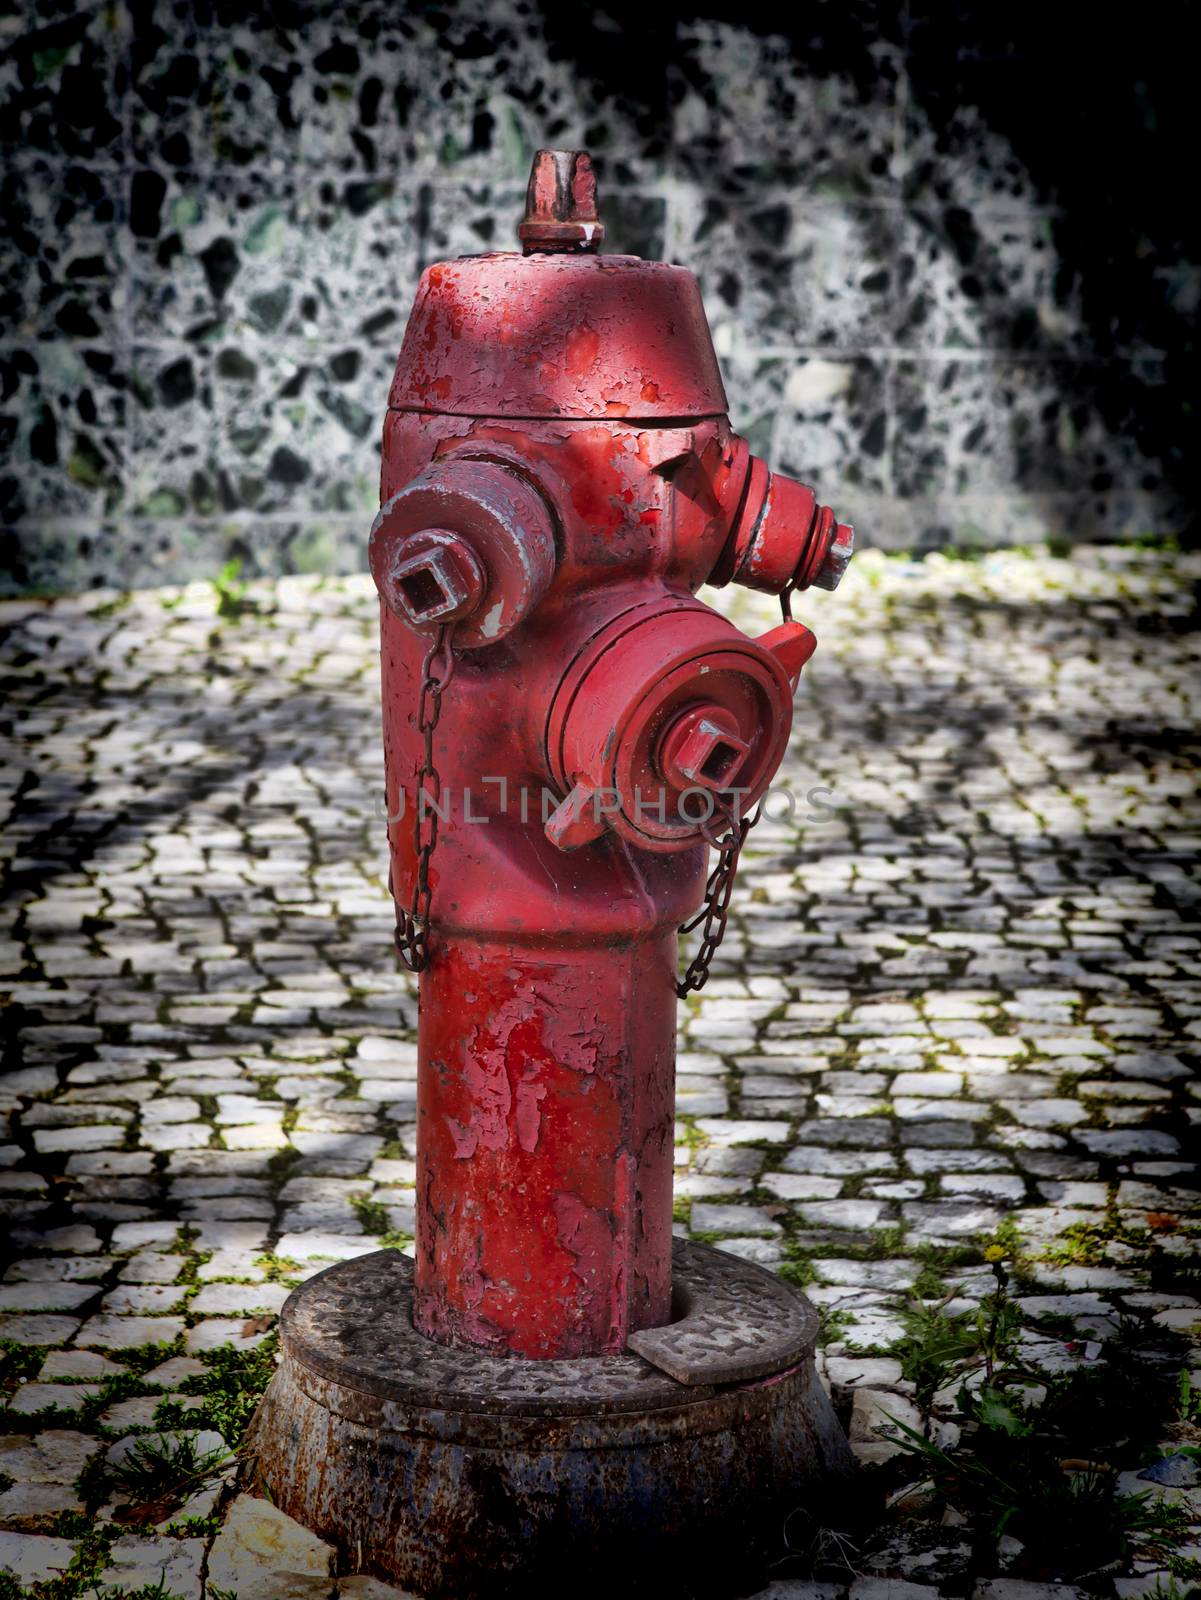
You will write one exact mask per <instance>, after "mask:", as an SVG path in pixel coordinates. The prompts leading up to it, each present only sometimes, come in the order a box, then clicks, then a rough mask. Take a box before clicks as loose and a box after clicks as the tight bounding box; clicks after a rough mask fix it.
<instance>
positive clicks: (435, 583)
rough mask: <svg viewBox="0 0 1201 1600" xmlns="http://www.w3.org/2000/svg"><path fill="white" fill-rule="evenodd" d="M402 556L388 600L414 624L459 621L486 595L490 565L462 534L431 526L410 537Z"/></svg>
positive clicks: (392, 577)
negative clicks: (484, 565) (482, 561)
mask: <svg viewBox="0 0 1201 1600" xmlns="http://www.w3.org/2000/svg"><path fill="white" fill-rule="evenodd" d="M397 555H398V560H397V562H396V564H395V566H394V567H393V568H392V571H391V572H390V573H389V574H388V575H387V581H386V584H385V594H384V598H385V599H386V601H387V603H388V605H389V606H390V607H391V608H392V610H393V611H395V612H396V614H397V615H398V616H401V617H403V618H404V619H405V621H406V622H408V623H409V624H410V626H412V627H414V628H423V627H424V628H428V627H431V626H433V625H434V624H436V623H443V622H457V621H458V620H459V619H460V618H461V617H466V616H469V615H470V614H471V613H472V612H473V611H474V610H475V609H476V607H477V606H478V605H479V603H480V601H481V600H482V599H483V597H484V590H485V587H486V580H485V577H484V569H483V568H482V567H481V565H480V562H479V558H478V557H477V556H476V554H475V552H474V551H473V550H472V549H471V547H470V545H469V544H467V542H466V541H465V540H464V539H461V538H460V537H459V536H458V534H455V533H450V532H449V531H448V530H446V529H444V528H428V529H426V530H425V531H424V532H422V533H417V534H414V535H413V537H412V538H411V539H408V540H406V541H405V542H404V543H403V544H402V545H401V546H400V547H399V549H398V551H397Z"/></svg>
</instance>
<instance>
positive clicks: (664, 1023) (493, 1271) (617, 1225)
mask: <svg viewBox="0 0 1201 1600" xmlns="http://www.w3.org/2000/svg"><path fill="white" fill-rule="evenodd" d="M675 965H676V938H675V930H674V928H672V929H669V930H666V931H663V932H661V933H659V934H658V935H657V936H652V937H650V938H648V939H643V940H641V941H639V942H638V943H630V944H626V945H624V946H617V947H611V948H599V947H597V946H595V945H592V946H584V947H582V948H579V949H574V950H548V949H541V950H539V949H524V950H518V949H515V948H514V947H513V945H512V944H511V943H510V942H509V941H507V940H505V939H503V938H498V939H493V940H483V939H479V940H460V941H456V942H454V943H453V944H447V945H446V946H440V947H439V949H438V951H437V952H436V953H435V955H434V958H433V960H432V961H431V963H430V966H429V968H428V969H427V971H426V972H424V973H423V974H422V978H421V985H422V990H421V1001H422V1004H421V1020H420V1050H421V1059H422V1061H423V1062H424V1063H428V1064H429V1066H428V1068H427V1070H425V1071H423V1072H422V1074H421V1078H420V1082H419V1085H418V1119H419V1123H418V1125H419V1158H418V1173H417V1194H418V1196H419V1198H420V1202H421V1203H420V1207H419V1211H418V1220H417V1256H416V1293H415V1297H414V1321H415V1323H416V1326H417V1327H418V1328H419V1329H420V1331H421V1332H422V1333H425V1334H427V1335H428V1336H429V1337H430V1338H433V1339H438V1340H441V1341H442V1342H444V1343H447V1344H460V1343H468V1344H475V1345H478V1346H480V1347H482V1348H484V1349H490V1350H497V1351H507V1352H509V1353H510V1354H514V1355H520V1356H534V1357H552V1358H554V1357H557V1358H564V1357H570V1356H578V1355H594V1354H600V1353H605V1354H616V1353H617V1352H619V1351H621V1350H624V1349H625V1346H626V1340H627V1339H628V1337H629V1335H630V1334H631V1333H634V1332H636V1331H637V1330H638V1329H640V1328H655V1327H659V1326H661V1325H662V1324H663V1323H665V1322H668V1321H670V1316H671V1232H670V1215H671V1191H672V1151H673V1147H674V1140H673V1127H674V1097H675V1074H674V1055H675V1028H676V1005H675V986H674V978H675ZM648 1222H649V1223H650V1224H651V1225H649V1226H648V1225H647V1224H648ZM664 1222H666V1223H667V1225H666V1226H664V1225H663V1223H664Z"/></svg>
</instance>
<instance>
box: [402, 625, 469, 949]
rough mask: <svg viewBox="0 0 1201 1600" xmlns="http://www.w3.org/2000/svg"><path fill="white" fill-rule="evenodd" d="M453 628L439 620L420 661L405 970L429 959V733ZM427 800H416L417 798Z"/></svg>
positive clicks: (433, 822) (433, 829)
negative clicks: (420, 749)
mask: <svg viewBox="0 0 1201 1600" xmlns="http://www.w3.org/2000/svg"><path fill="white" fill-rule="evenodd" d="M453 634H454V626H453V624H451V623H444V624H443V625H442V627H440V628H439V629H438V631H437V632H436V633H435V635H434V637H433V639H432V641H431V643H430V647H429V649H428V650H427V651H426V652H425V658H424V660H423V661H422V663H421V692H420V697H419V699H418V701H417V731H418V732H419V733H420V734H421V735H422V736H423V737H424V739H425V754H424V757H423V760H422V763H421V766H420V767H419V768H418V770H417V775H416V781H415V783H414V786H413V847H414V850H415V851H416V855H417V876H416V879H415V881H414V884H413V898H412V900H411V902H410V904H409V909H408V910H407V911H401V912H400V920H399V922H398V923H397V924H396V934H395V940H396V949H397V952H398V954H399V956H400V959H401V960H402V961H403V962H404V964H405V966H406V967H408V969H409V971H410V972H422V971H424V970H425V967H426V964H427V963H428V961H429V924H430V893H431V891H430V859H431V857H432V856H433V854H434V848H435V846H436V845H437V843H438V802H439V800H440V799H441V797H442V780H441V778H439V776H438V769H437V767H436V766H435V765H434V732H435V730H436V728H437V726H438V719H439V718H440V717H441V715H442V696H443V694H444V693H445V692H446V690H447V688H448V687H449V685H450V680H451V679H452V678H453V677H454V675H455V654H454V650H453V648H452V636H453ZM423 796H428V803H427V804H425V805H423V804H422V797H423Z"/></svg>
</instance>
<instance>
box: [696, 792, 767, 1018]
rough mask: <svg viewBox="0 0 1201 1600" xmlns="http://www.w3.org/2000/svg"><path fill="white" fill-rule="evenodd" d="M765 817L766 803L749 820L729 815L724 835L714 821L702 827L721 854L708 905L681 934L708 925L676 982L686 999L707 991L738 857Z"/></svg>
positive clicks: (707, 893)
mask: <svg viewBox="0 0 1201 1600" xmlns="http://www.w3.org/2000/svg"><path fill="white" fill-rule="evenodd" d="M762 814H763V806H762V804H760V805H758V806H757V807H756V808H755V810H754V812H753V813H752V814H751V815H750V816H749V817H741V818H739V819H735V817H734V814H733V812H728V813H727V814H726V815H725V817H724V818H723V819H722V820H723V821H724V823H725V825H726V832H725V834H724V835H723V834H722V833H721V832H720V831H719V828H718V826H716V819H710V820H709V821H707V822H706V823H705V824H704V825H703V826H702V828H701V832H702V833H703V834H704V836H705V840H706V842H707V843H708V844H711V845H712V846H713V848H714V849H715V850H716V851H717V860H716V861H715V862H714V864H713V870H712V871H711V872H710V874H709V881H708V882H707V883H706V884H705V903H704V905H703V906H702V907H701V909H700V910H699V911H698V912H697V914H696V916H695V917H693V919H692V921H691V922H683V923H681V924H680V928H679V932H680V933H691V932H692V930H693V928H698V927H700V925H701V923H704V925H705V927H704V932H703V933H702V934H701V942H700V945H699V946H698V947H697V951H696V954H695V955H694V956H693V958H692V960H691V961H690V962H689V963H688V970H687V972H685V974H684V976H683V978H681V979H679V980H678V981H677V983H676V993H677V994H678V995H679V997H680V999H681V1000H683V999H684V998H685V997H686V996H687V995H689V994H691V993H692V992H693V990H695V989H703V988H704V987H705V984H706V983H707V982H708V980H709V964H710V962H711V961H712V960H713V957H714V956H715V955H716V954H717V947H718V945H720V944H721V941H722V940H723V939H724V938H725V936H726V923H727V922H728V921H729V917H730V896H731V894H733V892H734V876H735V874H736V873H737V871H738V858H739V856H740V855H741V854H742V847H743V845H744V844H745V843H746V836H747V834H748V833H750V831H751V829H752V828H753V827H754V826H755V824H756V823H757V822H758V820H759V818H760V816H761V815H762Z"/></svg>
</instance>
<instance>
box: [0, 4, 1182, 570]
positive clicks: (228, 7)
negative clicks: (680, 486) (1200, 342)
mask: <svg viewBox="0 0 1201 1600" xmlns="http://www.w3.org/2000/svg"><path fill="white" fill-rule="evenodd" d="M1180 9H1181V12H1182V11H1183V8H1182V7H1181V8H1180ZM1176 13H1177V8H1176V7H1175V6H1174V5H1173V4H1171V3H1170V0H1163V3H1160V4H1158V5H1157V7H1156V8H1155V10H1154V12H1153V15H1152V24H1151V25H1147V24H1145V23H1144V24H1141V25H1140V27H1139V28H1137V29H1132V30H1128V31H1127V32H1126V33H1125V34H1124V35H1123V37H1122V38H1121V39H1120V40H1115V41H1113V42H1112V43H1111V42H1110V41H1109V40H1108V39H1107V38H1106V37H1105V36H1104V34H1103V30H1102V29H1101V27H1100V26H1099V25H1098V26H1096V27H1093V26H1092V25H1089V37H1087V38H1085V39H1084V40H1080V39H1077V38H1075V37H1074V35H1073V32H1072V30H1073V28H1074V27H1077V26H1079V20H1078V19H1079V18H1080V17H1081V14H1080V13H1078V12H1077V11H1076V8H1068V7H1064V8H1062V11H1061V12H1060V13H1058V14H1057V13H1056V12H1055V11H1054V8H1046V7H1042V8H1038V7H1036V6H1034V5H1032V4H1026V3H1025V0H1023V3H1019V4H1017V5H1015V6H1007V7H1003V8H1002V7H972V6H971V5H969V4H966V3H964V4H962V5H957V4H954V3H945V4H941V5H938V6H932V8H931V10H930V13H929V15H928V16H927V15H925V14H924V13H923V11H922V8H921V7H920V6H916V5H915V6H911V7H908V8H901V7H900V6H889V5H888V4H886V3H883V0H882V3H880V4H872V3H870V0H865V3H855V0H845V3H841V4H835V3H832V0H831V3H825V4H813V3H810V4H807V5H803V6H801V7H798V8H792V9H790V10H789V11H788V12H787V13H785V12H783V11H781V10H780V9H779V8H776V7H767V6H759V5H757V4H754V3H748V4H739V5H734V4H732V3H726V0H717V3H715V4H713V5H711V6H709V7H706V8H704V15H703V17H701V18H699V19H687V18H673V17H672V16H670V15H669V13H668V11H667V9H666V8H663V7H656V6H649V7H648V6H646V5H642V6H635V5H633V4H630V3H628V0H616V3H614V4H611V5H609V6H608V7H607V8H606V9H605V10H604V11H591V10H589V9H588V8H582V7H579V8H577V7H568V6H556V5H552V4H550V3H549V0H548V3H547V4H546V6H545V8H543V7H541V6H539V5H538V4H537V3H536V0H492V3H484V0H475V3H467V4H460V5H453V4H451V5H447V6H446V7H445V8H435V7H433V6H429V5H408V6H405V5H404V4H402V3H397V0H343V3H334V0H313V3H309V4H303V5H288V6H284V5H275V6H266V5H262V4H259V5H257V6H256V5H254V4H247V3H242V4H229V3H226V0H194V3H191V4H189V3H187V0H174V3H172V0H110V3H108V4H104V5H89V4H79V5H77V6H74V7H73V6H71V5H69V4H68V3H66V0H59V3H56V0H26V4H25V7H24V10H23V12H22V13H21V14H19V15H17V16H10V17H7V18H6V19H4V20H3V21H2V22H0V28H2V29H3V30H4V40H3V42H4V46H5V58H4V62H3V65H2V66H0V143H2V144H3V148H4V158H5V159H4V177H3V192H4V214H5V217H6V219H7V222H8V227H7V230H6V234H5V239H4V245H3V276H2V280H0V312H2V314H0V322H2V324H3V333H2V338H3V346H2V349H0V427H2V428H3V435H4V438H5V443H6V445H7V446H8V450H7V461H6V463H5V464H4V466H3V468H2V469H0V503H2V506H3V512H4V517H5V526H6V535H5V542H4V546H3V548H4V556H3V558H2V559H0V568H2V569H3V570H2V571H0V582H2V583H3V584H4V585H5V587H6V588H10V589H11V588H18V589H19V588H30V587H32V588H64V587H68V588H69V587H81V586H86V585H91V584H95V583H102V584H123V585H124V584H147V583H155V582H166V581H172V580H176V579H180V578H185V577H197V576H201V577H203V576H211V575H214V574H216V573H217V572H218V571H219V570H220V568H221V567H222V565H223V563H224V562H226V561H227V560H228V559H229V558H230V557H231V556H238V557H239V558H240V559H241V561H242V563H243V568H244V570H246V571H248V572H264V573H271V572H289V571H322V570H330V571H339V572H346V571H354V570H358V569H361V568H362V566H363V564H364V545H365V533H366V529H367V526H368V524H369V521H370V517H371V514H372V510H373V506H374V502H375V497H376V492H377V452H378V433H379V424H380V420H381V413H382V408H383V405H384V402H385V396H386V393H387V386H388V380H389V376H390V372H391V368H392V365H393V362H394V360H395V354H396V349H397V346H398V343H399V337H400V333H401V329H402V327H403V324H404V319H405V316H406V314H407V310H408V306H409V302H410V299H411V295H412V292H413V289H414V286H415V283H416V280H417V275H418V273H419V271H420V269H421V267H422V266H423V265H424V264H426V263H427V262H429V261H431V260H435V259H438V258H439V257H441V256H444V255H447V254H457V253H462V252H471V251H478V250H483V249H489V248H509V247H510V246H511V243H512V240H513V231H512V230H513V226H514V223H515V220H516V216H517V214H518V212H519V208H520V201H521V195H522V190H523V187H524V180H525V175H526V172H527V170H528V164H529V159H530V155H531V153H532V151H533V149H534V148H536V147H537V146H538V145H539V144H544V143H554V144H560V145H564V144H573V145H574V144H578V145H583V146H586V147H588V148H590V149H591V150H592V152H593V153H594V156H595V159H596V162H597V167H598V171H599V173H600V178H601V185H602V215H603V216H604V219H605V221H606V224H607V226H608V229H609V241H608V243H609V247H610V248H612V249H627V250H634V251H637V252H639V253H643V254H648V255H654V256H661V255H662V256H668V257H670V258H672V259H674V260H677V261H681V262H684V263H686V264H688V265H690V266H691V267H693V268H694V269H695V270H696V272H697V273H698V274H699V276H700V279H701V284H702V288H703V291H704V294H705V299H706V304H707V306H708V309H709V314H710V318H711V321H712V324H713V329H714V335H715V339H716V342H717V347H718V352H719V355H720V357H721V361H722V365H723V368H724V371H725V375H726V380H727V387H728V390H729V395H730V401H731V411H732V415H733V417H734V420H735V422H736V423H737V424H738V425H739V426H740V427H741V428H742V429H743V431H744V432H746V433H747V434H748V435H749V436H750V438H751V439H752V441H753V443H754V445H755V446H756V448H758V449H759V450H761V451H762V452H764V453H766V454H768V455H770V456H771V458H772V459H773V461H774V462H775V463H776V464H777V465H779V466H781V467H783V468H784V469H786V470H787V471H789V472H792V473H795V474H797V475H800V476H802V477H805V478H808V479H810V480H811V481H813V482H814V483H815V484H816V485H817V486H818V487H819V488H820V490H821V492H822V495H823V497H824V498H827V499H829V500H830V501H832V503H833V504H834V505H835V506H836V507H838V509H839V511H840V514H842V515H844V516H847V517H849V518H850V519H851V520H853V521H854V522H855V523H856V525H857V527H858V529H859V531H860V534H861V536H862V537H863V538H864V539H865V540H866V541H867V542H874V543H878V544H882V545H885V546H888V547H892V548H904V547H916V548H929V547H932V546H940V545H945V544H954V545H960V546H962V545H970V544H979V543H1006V542H1009V543H1012V542H1021V541H1029V540H1041V539H1045V538H1051V539H1053V540H1054V539H1074V538H1084V539H1091V538H1101V537H1104V538H1113V537H1130V536H1136V535H1143V534H1161V535H1162V534H1172V533H1178V532H1181V531H1182V530H1183V527H1184V511H1185V508H1187V507H1189V506H1191V504H1193V503H1194V500H1195V496H1194V495H1193V494H1192V491H1191V478H1190V474H1191V473H1192V472H1193V470H1194V469H1193V468H1192V465H1191V460H1190V456H1191V454H1192V452H1191V451H1190V449H1189V448H1188V441H1187V436H1186V433H1185V429H1186V427H1187V426H1188V420H1189V419H1188V408H1187V406H1186V405H1185V404H1184V403H1183V399H1182V396H1183V395H1184V394H1185V393H1186V391H1185V388H1184V379H1183V376H1182V373H1181V370H1180V369H1181V368H1182V367H1183V366H1184V363H1185V361H1186V360H1187V357H1188V354H1189V351H1190V348H1191V346H1190V337H1191V336H1190V334H1189V332H1188V330H1189V329H1190V327H1191V324H1192V317H1193V313H1194V311H1195V305H1196V300H1197V291H1198V272H1197V268H1196V265H1195V262H1196V260H1197V252H1196V251H1195V250H1194V249H1192V248H1190V244H1189V240H1188V238H1187V237H1186V236H1185V230H1186V229H1188V228H1189V226H1190V224H1189V223H1188V220H1187V213H1188V209H1189V208H1188V207H1186V206H1184V205H1182V204H1181V200H1180V189H1179V181H1178V174H1177V172H1176V170H1175V166H1174V161H1175V160H1176V159H1178V157H1177V152H1178V151H1180V150H1181V149H1183V148H1184V147H1185V143H1186V134H1187V131H1188V130H1187V123H1188V116H1189V113H1188V105H1189V94H1190V93H1191V91H1189V90H1188V87H1187V85H1186V84H1185V83H1184V82H1183V73H1184V71H1185V69H1186V67H1187V57H1186V55H1185V53H1184V51H1183V47H1182V44H1181V43H1180V41H1179V40H1177V39H1175V38H1174V37H1173V31H1174V29H1175V28H1176ZM784 16H787V17H788V18H789V20H788V22H787V24H786V25H787V26H788V27H789V28H790V30H791V32H790V34H789V36H788V37H785V36H783V35H782V34H780V33H778V32H773V31H771V30H772V29H773V28H779V27H780V26H781V25H782V22H781V19H782V18H783V17H784ZM1177 56H1178V57H1179V59H1178V60H1177V59H1176V57H1177ZM1177 74H1179V75H1180V79H1181V82H1180V85H1179V92H1178V91H1177V85H1176V83H1175V77H1176V75H1177Z"/></svg>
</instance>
